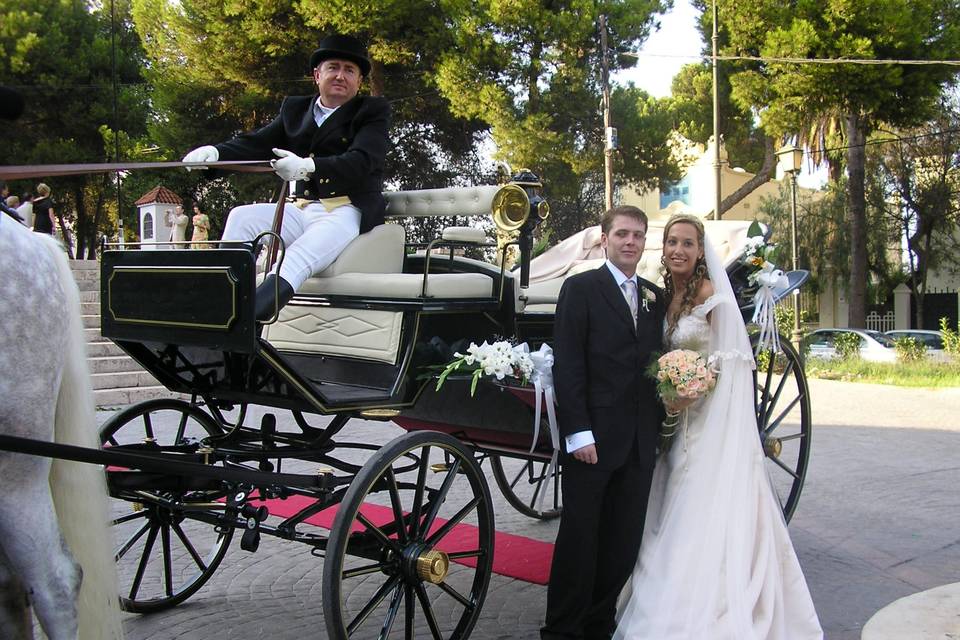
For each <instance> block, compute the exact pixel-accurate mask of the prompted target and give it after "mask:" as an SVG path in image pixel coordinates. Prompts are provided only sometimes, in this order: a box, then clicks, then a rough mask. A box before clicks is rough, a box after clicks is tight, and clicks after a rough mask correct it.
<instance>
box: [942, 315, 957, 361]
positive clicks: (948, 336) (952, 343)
mask: <svg viewBox="0 0 960 640" xmlns="http://www.w3.org/2000/svg"><path fill="white" fill-rule="evenodd" d="M940 333H942V334H943V350H944V351H946V352H947V353H948V354H950V355H951V356H953V358H954V360H956V361H960V323H957V328H956V330H954V329H951V328H950V325H949V323H948V322H947V319H946V318H940Z"/></svg>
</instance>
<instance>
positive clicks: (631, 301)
mask: <svg viewBox="0 0 960 640" xmlns="http://www.w3.org/2000/svg"><path fill="white" fill-rule="evenodd" d="M620 287H621V288H622V289H623V297H624V298H626V299H627V306H628V307H630V317H631V318H633V328H634V329H636V328H637V310H638V306H639V305H638V303H637V282H636V280H634V279H633V278H630V279H629V280H624V281H623V284H622V285H620Z"/></svg>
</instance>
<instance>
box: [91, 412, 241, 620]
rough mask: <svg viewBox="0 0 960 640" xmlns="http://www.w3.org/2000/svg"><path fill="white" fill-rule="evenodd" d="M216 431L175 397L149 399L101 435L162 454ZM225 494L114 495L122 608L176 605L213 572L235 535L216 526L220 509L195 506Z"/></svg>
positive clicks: (107, 442) (111, 442)
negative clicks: (161, 452)
mask: <svg viewBox="0 0 960 640" xmlns="http://www.w3.org/2000/svg"><path fill="white" fill-rule="evenodd" d="M220 433H221V430H220V428H219V427H218V425H217V424H216V422H215V421H214V420H213V419H212V418H210V416H209V415H208V414H206V413H204V412H203V411H202V410H201V409H199V408H197V407H194V406H191V405H189V404H188V403H186V402H181V401H179V400H154V401H149V402H146V403H142V404H139V405H135V406H133V407H130V408H129V409H126V410H125V411H122V412H121V413H119V414H117V415H116V416H114V417H113V418H111V419H110V420H109V421H108V422H107V423H106V424H105V425H104V427H103V428H102V429H101V431H100V436H101V442H103V446H104V447H122V446H127V447H137V448H138V450H140V451H143V450H146V451H151V450H156V451H158V452H160V451H164V450H167V451H169V450H172V449H173V448H175V447H176V448H181V449H182V448H183V447H189V446H191V445H196V444H199V442H200V440H202V439H203V438H206V437H208V436H214V435H219V434H220ZM223 496H224V494H223V492H219V491H187V492H185V491H170V490H150V489H143V488H138V489H114V490H112V491H111V497H112V498H114V499H113V500H111V507H110V508H111V517H112V525H113V531H114V539H115V545H116V546H115V553H114V558H115V560H116V561H117V573H118V578H119V582H120V602H121V606H122V607H123V609H124V610H126V611H131V612H134V613H149V612H154V611H160V610H163V609H167V608H169V607H172V606H175V605H177V604H179V603H180V602H183V601H184V600H186V599H187V598H189V597H190V596H191V595H193V594H194V593H196V591H197V590H198V589H200V587H201V586H203V584H204V583H205V582H206V581H207V580H208V579H209V578H210V576H212V575H213V573H214V571H215V570H216V568H217V566H218V565H219V564H220V562H221V561H222V560H223V557H224V555H225V554H226V552H227V549H228V548H229V545H230V539H231V538H232V536H233V530H232V529H229V528H228V529H221V528H219V527H218V526H217V525H215V524H214V521H215V518H216V516H217V514H218V513H219V511H217V510H210V509H203V508H198V507H197V506H196V505H197V504H198V503H204V502H205V503H210V502H214V501H217V500H220V499H222V498H223Z"/></svg>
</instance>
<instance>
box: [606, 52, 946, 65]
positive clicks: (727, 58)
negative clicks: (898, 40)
mask: <svg viewBox="0 0 960 640" xmlns="http://www.w3.org/2000/svg"><path fill="white" fill-rule="evenodd" d="M623 55H625V56H630V57H633V58H637V59H638V60H639V59H641V58H674V59H681V60H706V59H710V58H711V57H712V56H710V55H707V54H704V55H699V56H693V55H682V54H669V53H631V52H627V53H624V54H623ZM717 60H724V61H726V62H736V61H745V62H774V63H781V64H860V65H888V64H902V65H915V66H924V65H947V66H952V67H960V60H901V59H895V58H882V59H878V58H781V57H775V56H717Z"/></svg>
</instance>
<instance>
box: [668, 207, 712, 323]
mask: <svg viewBox="0 0 960 640" xmlns="http://www.w3.org/2000/svg"><path fill="white" fill-rule="evenodd" d="M681 222H682V223H686V224H689V225H691V226H693V227H694V228H695V229H696V230H697V242H698V243H700V255H699V256H698V257H697V263H696V265H694V267H693V275H692V276H691V277H690V279H689V280H687V284H686V286H685V287H684V288H683V292H682V294H681V295H682V298H681V299H680V309H679V310H678V311H677V313H676V314H674V315H672V316H671V315H669V314H668V315H667V331H666V334H665V336H664V342H668V341H669V340H670V337H671V336H673V332H674V331H675V330H676V328H677V322H678V321H679V320H680V318H682V317H683V316H684V315H686V314H688V313H690V310H691V309H693V307H694V306H695V301H696V297H697V291H699V290H700V285H701V283H703V281H704V280H709V279H710V276H709V275H707V261H706V259H705V258H704V256H703V247H704V243H705V241H706V240H705V238H706V232H705V231H704V229H703V221H702V220H700V218H698V217H697V216H693V215H690V214H689V213H678V214H675V215H672V216H670V219H669V220H667V224H666V226H665V227H664V228H663V246H664V249H666V246H667V236H668V235H669V234H670V229H671V228H672V227H673V225H675V224H679V223H681ZM660 263H661V264H662V265H663V266H662V267H661V270H660V272H661V274H662V275H663V288H664V291H665V293H666V298H667V304H668V305H669V304H670V301H672V300H673V296H674V294H676V293H677V292H676V291H675V290H674V284H673V277H672V276H671V275H670V269H668V268H667V265H666V261H665V260H664V258H663V257H661V258H660Z"/></svg>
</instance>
